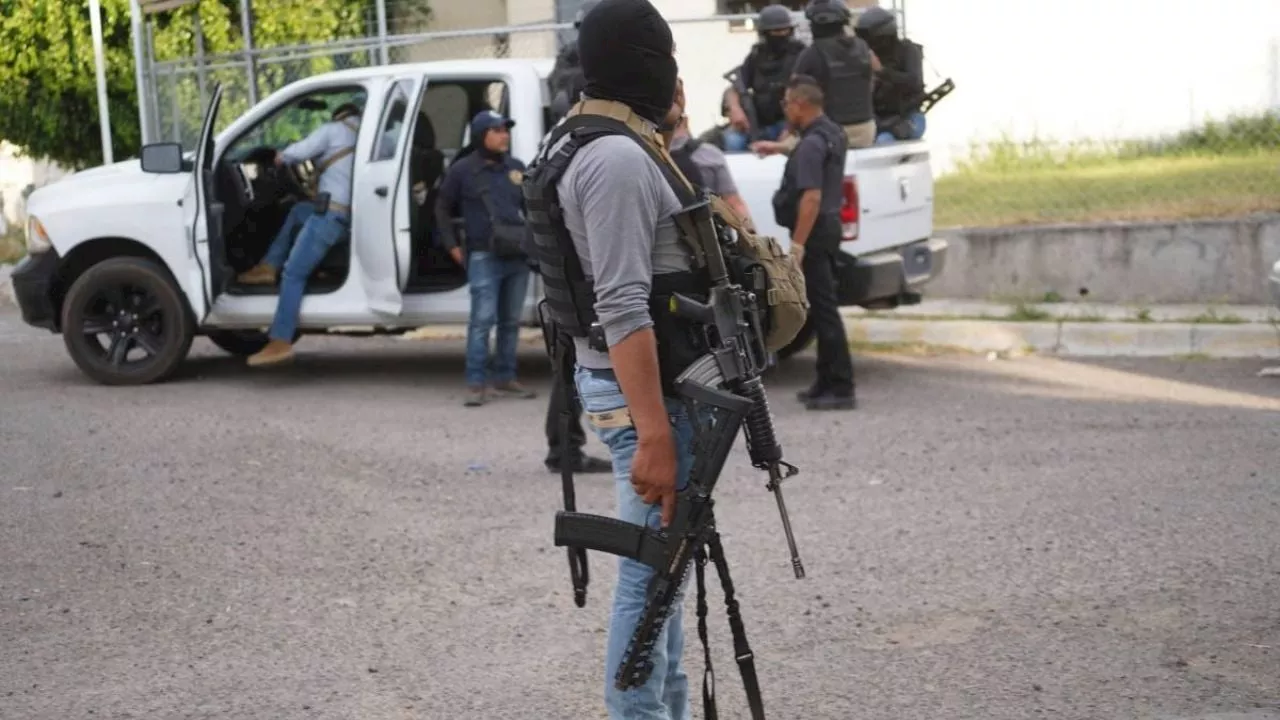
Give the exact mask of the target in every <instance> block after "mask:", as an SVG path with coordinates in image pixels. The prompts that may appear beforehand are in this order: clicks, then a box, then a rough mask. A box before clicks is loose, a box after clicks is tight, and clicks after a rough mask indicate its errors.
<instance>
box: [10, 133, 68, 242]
mask: <svg viewBox="0 0 1280 720" xmlns="http://www.w3.org/2000/svg"><path fill="white" fill-rule="evenodd" d="M65 175H67V170H65V169H64V168H61V167H59V166H57V165H55V164H53V163H50V162H45V161H38V160H32V159H31V158H27V157H20V156H19V154H18V149H17V148H16V147H14V146H13V145H10V144H9V143H7V142H4V141H3V140H0V207H2V209H3V212H0V216H2V217H3V219H4V220H3V222H0V229H2V227H3V226H4V225H8V226H9V227H10V228H13V227H19V228H20V227H22V226H23V225H24V224H25V223H26V221H27V216H26V202H25V201H24V199H23V197H22V190H23V189H24V188H26V187H27V185H35V186H36V187H40V186H41V185H46V184H48V183H51V182H53V181H55V180H58V179H59V178H62V177H63V176H65Z"/></svg>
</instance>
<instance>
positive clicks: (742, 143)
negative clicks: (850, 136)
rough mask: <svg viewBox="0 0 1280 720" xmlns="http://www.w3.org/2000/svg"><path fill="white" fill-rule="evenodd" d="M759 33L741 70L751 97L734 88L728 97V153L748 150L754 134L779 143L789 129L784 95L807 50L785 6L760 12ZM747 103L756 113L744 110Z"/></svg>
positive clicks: (725, 138) (757, 19) (773, 7)
mask: <svg viewBox="0 0 1280 720" xmlns="http://www.w3.org/2000/svg"><path fill="white" fill-rule="evenodd" d="M756 32H757V33H759V36H760V40H759V42H757V43H756V44H755V45H754V46H753V47H752V48H751V52H749V53H747V57H746V59H745V60H743V61H742V65H741V66H740V67H739V69H738V73H739V76H740V78H741V80H742V83H741V87H743V88H746V89H748V90H750V91H751V97H747V98H744V97H741V96H740V95H739V93H738V90H737V88H730V89H729V92H728V93H727V95H726V101H727V103H728V106H729V108H728V109H729V127H728V128H726V129H725V132H724V149H725V150H726V151H728V152H742V151H743V150H746V149H747V144H748V139H749V135H750V134H751V132H752V131H755V133H756V134H757V136H756V139H759V140H777V139H778V138H779V137H780V136H781V135H782V131H783V130H784V129H786V118H785V117H783V115H782V95H783V92H784V91H785V89H786V86H787V78H789V77H791V70H792V68H794V67H795V64H796V59H797V58H799V57H800V53H801V52H803V51H804V47H805V46H804V43H802V42H800V41H799V40H797V39H796V38H795V21H793V20H792V19H791V11H790V10H788V9H787V8H786V7H784V6H782V5H768V6H766V7H765V8H764V9H762V10H761V11H760V14H759V16H757V18H756ZM744 102H746V103H750V104H751V109H752V110H753V111H754V112H753V113H748V112H747V111H746V110H745V109H744V108H743V106H742V103H744ZM750 115H754V117H750ZM753 121H754V124H755V127H752V123H753Z"/></svg>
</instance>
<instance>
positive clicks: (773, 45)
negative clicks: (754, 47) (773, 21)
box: [761, 33, 793, 55]
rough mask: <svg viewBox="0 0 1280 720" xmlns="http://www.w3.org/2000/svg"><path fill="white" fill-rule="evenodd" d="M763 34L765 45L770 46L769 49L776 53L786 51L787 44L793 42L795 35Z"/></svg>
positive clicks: (780, 53)
mask: <svg viewBox="0 0 1280 720" xmlns="http://www.w3.org/2000/svg"><path fill="white" fill-rule="evenodd" d="M761 35H763V37H764V45H765V47H767V48H769V51H770V52H772V53H773V54H774V55H782V54H783V53H785V52H786V51H787V46H788V45H790V44H791V38H792V37H793V36H792V35H783V36H782V37H778V36H777V35H770V34H769V33H761Z"/></svg>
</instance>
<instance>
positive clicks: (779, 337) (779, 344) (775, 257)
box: [711, 195, 809, 352]
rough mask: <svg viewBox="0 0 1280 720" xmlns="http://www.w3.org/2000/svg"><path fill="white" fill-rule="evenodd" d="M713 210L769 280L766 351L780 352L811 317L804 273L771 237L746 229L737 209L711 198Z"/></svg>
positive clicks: (744, 253)
mask: <svg viewBox="0 0 1280 720" xmlns="http://www.w3.org/2000/svg"><path fill="white" fill-rule="evenodd" d="M711 208H712V210H713V211H714V212H715V214H716V215H718V216H719V217H720V218H721V219H722V220H724V222H725V224H726V225H728V226H729V227H731V228H733V229H734V230H736V231H737V233H738V248H739V249H740V250H741V251H742V254H743V255H744V256H746V257H747V258H748V259H750V260H752V261H754V262H757V263H759V264H760V267H762V268H764V272H765V275H767V276H768V277H769V290H768V293H767V295H768V297H767V298H765V300H766V302H767V303H768V306H769V319H770V322H769V327H768V328H766V333H765V340H764V342H765V347H767V348H768V349H769V351H770V352H777V351H778V350H781V349H782V348H784V347H786V346H787V344H788V343H790V342H791V341H792V340H794V339H795V337H796V334H797V333H799V332H800V328H802V327H804V323H805V320H806V319H807V318H808V317H809V297H808V295H807V294H806V292H805V286H804V272H802V271H801V269H800V268H799V267H798V266H797V265H796V262H795V261H794V260H793V259H792V258H791V256H790V255H789V254H788V253H787V252H786V251H785V250H783V249H782V246H781V245H779V244H778V241H777V240H776V239H774V238H772V237H769V236H768V235H757V234H756V233H754V232H752V231H750V230H748V229H746V223H744V222H743V221H742V218H740V217H738V215H737V213H735V212H734V211H733V208H731V207H729V204H728V203H726V202H725V201H724V200H722V199H720V198H719V197H717V196H715V195H712V196H711Z"/></svg>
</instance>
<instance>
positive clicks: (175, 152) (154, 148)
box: [141, 143, 190, 173]
mask: <svg viewBox="0 0 1280 720" xmlns="http://www.w3.org/2000/svg"><path fill="white" fill-rule="evenodd" d="M141 160H142V171H143V172H149V173H180V172H184V171H186V170H188V169H190V168H188V167H187V165H186V163H184V162H183V161H182V146H181V145H179V144H178V143H152V144H150V145H143V146H142V158H141Z"/></svg>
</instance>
